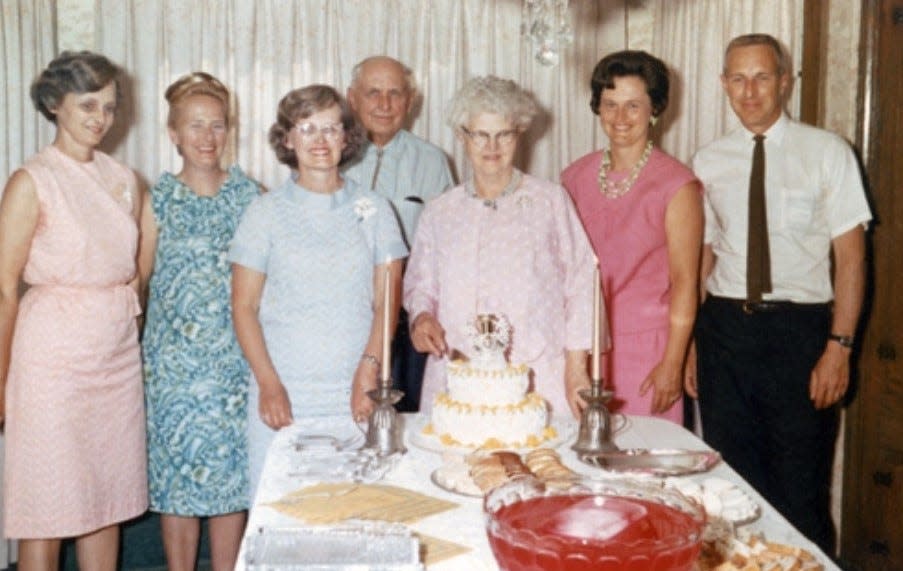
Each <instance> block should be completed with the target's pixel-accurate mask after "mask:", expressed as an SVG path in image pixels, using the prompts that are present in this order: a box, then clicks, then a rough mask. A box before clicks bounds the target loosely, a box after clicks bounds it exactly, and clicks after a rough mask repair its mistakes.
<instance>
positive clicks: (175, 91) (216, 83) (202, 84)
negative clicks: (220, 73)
mask: <svg viewBox="0 0 903 571" xmlns="http://www.w3.org/2000/svg"><path fill="white" fill-rule="evenodd" d="M194 95H206V96H208V97H212V98H214V99H216V100H217V101H219V102H220V103H222V105H223V111H224V112H225V115H226V124H228V125H231V123H232V105H231V103H232V98H231V96H230V94H229V90H228V89H226V86H225V85H223V84H222V82H220V80H218V79H217V78H215V77H213V76H212V75H210V74H209V73H206V72H203V71H193V72H191V73H189V74H186V75H183V76H182V77H180V78H179V79H177V80H176V81H175V82H173V84H172V85H170V86H169V87H167V88H166V93H165V94H164V95H163V96H164V97H165V98H166V102H167V103H169V115H168V116H167V118H166V124H167V126H169V127H170V128H174V127H175V125H176V119H177V117H178V110H179V105H180V104H181V103H182V102H183V101H185V100H186V99H188V98H189V97H191V96H194Z"/></svg>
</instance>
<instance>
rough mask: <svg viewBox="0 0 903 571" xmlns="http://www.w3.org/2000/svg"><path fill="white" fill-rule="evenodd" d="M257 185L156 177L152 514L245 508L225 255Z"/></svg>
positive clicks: (241, 402)
mask: <svg viewBox="0 0 903 571" xmlns="http://www.w3.org/2000/svg"><path fill="white" fill-rule="evenodd" d="M257 194H258V186H257V184H256V183H254V182H253V181H252V180H251V179H249V178H248V177H246V176H245V174H244V173H242V171H241V169H239V168H238V167H237V166H233V167H232V168H231V169H229V176H228V178H227V180H226V182H225V183H224V184H223V186H222V187H221V188H220V189H219V192H218V193H217V194H216V195H215V196H199V195H197V194H195V193H194V192H193V191H192V190H191V189H189V188H188V187H187V186H185V185H184V184H183V183H182V182H181V181H179V180H178V179H177V178H176V177H175V176H173V175H172V174H170V173H164V174H163V176H162V177H161V178H160V180H159V181H158V182H157V184H156V185H155V186H154V188H153V189H151V200H152V204H153V210H154V216H155V218H156V222H157V227H158V238H157V254H156V260H155V262H154V275H153V277H152V278H151V282H150V298H149V300H148V308H147V324H146V326H145V330H144V340H143V352H144V375H145V394H146V403H147V437H148V487H149V491H150V509H151V510H152V511H156V512H160V513H167V514H175V515H181V516H209V515H219V514H225V513H231V512H235V511H240V510H244V509H247V508H248V503H249V494H248V475H247V473H248V456H247V449H246V447H245V439H246V436H245V434H246V431H247V421H246V418H247V416H246V415H247V413H246V408H247V394H248V374H249V372H248V366H247V364H246V362H245V360H244V358H243V356H242V353H241V348H240V347H239V346H238V342H237V341H236V339H235V334H234V332H233V329H232V314H231V308H230V303H229V299H230V294H231V278H232V273H231V271H230V266H229V262H228V261H227V260H226V253H227V251H228V249H229V245H230V243H231V241H232V235H233V234H234V233H235V228H236V227H237V226H238V221H239V219H240V218H241V215H242V212H244V210H245V207H246V206H247V205H248V204H249V203H250V202H251V200H252V199H253V198H254V197H255V196H257Z"/></svg>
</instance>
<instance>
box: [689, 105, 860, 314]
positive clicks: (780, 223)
mask: <svg viewBox="0 0 903 571" xmlns="http://www.w3.org/2000/svg"><path fill="white" fill-rule="evenodd" d="M753 136H754V134H753V133H752V132H751V131H748V130H746V129H745V128H742V127H741V128H739V129H737V130H735V131H733V132H731V133H729V134H728V135H725V136H724V137H722V138H720V139H718V140H716V141H714V142H712V143H709V144H708V145H707V146H705V147H703V148H702V149H700V150H699V151H697V153H696V155H695V156H694V157H693V170H694V171H695V173H696V176H698V177H699V179H700V180H701V181H702V182H703V184H704V185H705V215H706V222H705V243H706V244H707V245H711V246H712V249H713V251H714V254H715V259H716V262H715V267H714V268H713V270H712V273H711V275H710V276H709V278H708V282H707V283H706V287H707V289H708V291H709V292H710V293H712V294H713V295H718V296H722V297H729V298H735V299H744V298H746V238H747V226H748V224H747V209H748V208H747V206H748V194H749V175H750V170H751V169H752V153H753V145H754V141H753ZM765 194H766V199H765V200H766V208H767V216H768V240H769V247H770V252H771V280H772V289H773V291H772V292H771V293H770V294H765V295H764V296H763V298H764V299H766V300H767V299H772V300H787V301H794V302H797V303H820V302H827V301H830V300H831V299H833V297H834V293H833V289H832V287H831V262H830V253H831V240H832V239H834V238H836V237H838V236H840V235H841V234H844V233H845V232H847V231H849V230H851V229H852V228H854V227H856V225H858V224H862V225H864V226H867V224H868V221H869V220H871V218H872V215H871V211H870V210H869V206H868V201H867V200H866V197H865V190H864V188H863V185H862V177H861V175H860V171H859V165H858V163H857V161H856V157H855V156H854V155H853V151H852V149H851V148H850V146H849V144H847V142H846V141H844V140H843V139H842V138H840V137H839V136H837V135H835V134H833V133H830V132H828V131H825V130H822V129H817V128H815V127H811V126H809V125H805V124H803V123H799V122H797V121H793V120H791V119H789V118H788V117H786V116H784V115H782V116H781V117H780V119H778V121H777V122H776V123H775V124H774V125H772V126H771V128H770V129H768V131H767V132H766V133H765Z"/></svg>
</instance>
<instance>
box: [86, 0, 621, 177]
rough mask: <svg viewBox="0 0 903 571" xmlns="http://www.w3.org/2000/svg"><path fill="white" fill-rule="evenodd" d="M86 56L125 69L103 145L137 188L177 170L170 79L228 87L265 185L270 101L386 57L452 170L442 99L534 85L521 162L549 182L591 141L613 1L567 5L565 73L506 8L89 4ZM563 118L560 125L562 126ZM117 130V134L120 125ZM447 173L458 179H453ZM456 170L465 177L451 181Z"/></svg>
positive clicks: (264, 2)
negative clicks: (200, 79)
mask: <svg viewBox="0 0 903 571" xmlns="http://www.w3.org/2000/svg"><path fill="white" fill-rule="evenodd" d="M97 4H98V6H99V10H98V11H97V14H98V15H97V23H96V27H97V30H98V39H97V49H99V50H100V51H102V52H103V53H105V54H107V55H108V56H110V57H111V58H113V59H114V60H116V61H117V62H119V63H121V64H122V65H123V66H124V67H125V68H126V69H127V70H129V72H130V73H131V74H132V77H131V79H132V82H131V90H130V91H131V96H130V98H129V101H128V103H129V108H128V109H126V110H125V113H124V114H125V115H126V116H127V119H126V120H125V121H120V123H119V126H120V128H121V129H123V131H122V132H121V133H120V134H118V136H116V137H113V138H112V141H111V142H112V144H113V145H118V147H117V148H116V154H118V155H119V156H120V157H121V158H123V159H124V160H125V161H126V162H127V163H128V164H130V165H132V166H134V167H135V168H136V169H137V170H138V171H139V172H140V173H141V175H142V176H143V177H144V178H145V179H146V180H147V181H153V180H154V179H155V178H156V177H157V176H158V175H159V173H160V171H161V170H164V169H175V168H178V160H177V156H176V154H175V151H174V149H173V148H172V145H171V144H170V143H169V141H168V139H167V138H166V136H165V133H164V130H163V128H162V126H163V123H164V117H165V112H166V110H165V103H164V101H163V98H162V93H163V91H164V90H165V88H166V86H167V85H168V84H169V83H170V82H171V81H172V80H173V79H175V78H176V77H178V76H179V75H181V74H183V73H185V72H188V71H191V70H194V69H204V70H206V71H209V72H211V73H213V74H214V75H217V76H218V77H220V78H221V79H222V80H223V81H224V82H225V83H226V84H227V85H229V86H230V87H231V88H232V89H234V91H235V93H236V96H237V102H238V116H239V121H238V131H237V141H236V142H237V159H238V162H239V163H240V164H242V165H243V166H244V167H245V168H246V169H247V170H248V171H249V172H250V173H251V174H252V175H253V176H255V177H257V178H258V179H259V180H261V181H262V182H264V183H265V184H267V185H274V184H278V183H279V182H281V180H282V179H283V178H284V177H285V176H286V174H287V171H286V170H285V169H284V168H283V167H281V166H279V165H278V164H277V163H276V161H275V159H274V158H273V154H272V152H271V150H270V148H269V147H268V145H267V143H266V131H267V129H268V128H269V125H270V124H271V123H272V121H273V119H274V118H275V109H276V104H277V102H278V100H279V98H280V97H281V96H282V95H283V94H284V93H285V92H287V91H288V90H289V89H291V88H294V87H299V86H302V85H306V84H309V83H315V82H316V83H328V84H331V85H333V86H336V87H337V88H339V89H340V90H341V91H343V92H344V90H345V89H346V88H347V85H348V83H349V81H350V70H351V67H352V66H353V65H354V64H355V63H356V62H357V61H359V60H361V59H362V58H364V57H366V56H368V55H372V54H377V53H385V54H389V55H392V56H394V57H397V58H399V59H400V60H402V61H404V62H405V63H406V64H407V65H409V66H410V67H411V68H412V69H413V70H414V73H415V77H416V80H417V82H418V84H419V87H420V91H421V93H422V100H421V102H420V104H419V105H418V108H417V112H416V114H415V117H414V118H413V121H412V125H411V129H412V131H413V132H414V133H416V134H418V135H420V136H422V137H424V138H426V139H429V140H431V141H432V142H434V143H436V144H438V145H440V146H441V147H443V148H444V149H445V150H446V151H447V152H448V153H449V155H450V156H452V157H453V158H454V163H455V165H456V166H457V168H458V169H464V168H466V167H465V165H464V161H463V160H462V158H463V157H462V155H461V152H462V150H461V148H460V147H459V146H458V145H457V143H456V141H455V138H454V136H453V133H452V131H451V129H450V128H448V127H447V126H446V124H445V121H444V111H445V108H446V106H447V103H448V101H449V99H450V97H451V95H452V94H453V93H454V91H455V90H456V89H457V88H458V87H459V86H460V85H461V84H462V82H463V81H464V80H465V79H466V78H469V77H471V76H474V75H480V74H487V73H494V74H497V75H500V76H505V77H510V78H513V79H515V80H517V81H519V82H520V83H521V84H522V85H524V86H526V87H527V88H529V89H531V90H533V91H534V92H535V94H536V96H537V98H538V100H539V101H540V102H541V103H542V104H543V106H544V107H545V108H546V111H547V113H546V117H545V118H544V119H543V120H541V121H540V122H539V124H537V125H536V128H535V129H533V130H532V131H531V133H530V134H529V139H530V144H526V145H523V147H522V149H521V156H520V157H519V160H520V163H521V166H522V167H524V168H527V169H528V170H530V171H531V172H535V173H537V174H540V175H541V176H546V177H552V178H555V177H557V173H558V172H559V170H560V168H561V166H562V165H564V164H565V163H566V162H567V161H568V160H570V159H571V158H574V157H576V156H579V155H580V154H582V153H583V152H586V151H588V150H589V149H592V148H593V147H595V146H596V145H597V143H598V141H597V139H598V133H597V132H596V130H594V129H593V128H586V127H587V126H588V125H590V124H592V123H591V122H589V121H588V119H589V118H590V116H589V112H588V110H587V109H588V108H587V99H586V97H587V95H586V91H587V89H586V87H585V86H586V84H587V77H586V76H587V74H588V70H590V69H591V68H592V65H593V64H594V63H595V61H596V60H597V59H598V54H600V53H605V52H608V51H611V50H615V49H619V48H620V47H621V46H623V41H624V37H625V31H624V23H625V21H626V20H625V17H624V13H625V12H624V11H625V8H624V5H623V2H622V1H620V0H603V1H598V2H597V1H577V2H573V3H572V4H573V5H572V9H571V17H572V21H573V23H574V26H575V31H576V34H577V36H578V38H579V39H578V41H577V42H575V44H574V45H573V46H571V47H570V48H568V49H567V50H566V52H565V53H564V54H563V55H564V57H563V60H564V62H566V65H562V66H559V67H555V68H546V67H543V66H541V65H540V64H538V63H537V62H535V61H534V59H533V57H532V52H531V51H530V50H529V49H528V46H526V45H525V44H524V40H523V39H522V38H521V36H520V22H521V12H522V5H521V2H520V1H519V0H499V1H486V0H433V1H430V2H425V1H423V0H383V1H379V2H375V1H371V0H344V1H341V0H308V1H304V2H296V1H288V0H258V1H256V2H247V1H245V0H203V1H199V2H192V3H186V2H183V1H182V0H158V1H154V2H148V1H142V0H127V1H123V0H97ZM570 117H573V118H575V119H576V120H575V121H574V122H573V123H572V122H570V121H567V120H565V118H570ZM126 128H127V133H126V132H125V131H124V130H125V129H126ZM459 173H460V171H459ZM460 174H464V175H465V176H466V173H460Z"/></svg>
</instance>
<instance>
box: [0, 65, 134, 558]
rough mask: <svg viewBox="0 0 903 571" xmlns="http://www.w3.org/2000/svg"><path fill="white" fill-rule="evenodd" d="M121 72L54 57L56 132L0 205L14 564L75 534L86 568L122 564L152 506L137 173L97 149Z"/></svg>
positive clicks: (0, 324)
mask: <svg viewBox="0 0 903 571" xmlns="http://www.w3.org/2000/svg"><path fill="white" fill-rule="evenodd" d="M117 73H118V72H117V68H116V67H115V66H114V65H113V64H111V63H110V62H109V61H108V60H107V59H106V58H105V57H103V56H100V55H97V54H92V53H90V52H78V53H72V52H64V53H63V54H61V55H60V56H59V57H57V58H56V59H54V60H53V61H52V62H51V63H50V65H49V66H48V68H47V69H46V70H45V71H44V72H43V73H42V74H41V75H40V76H39V77H38V79H36V80H35V82H34V84H32V88H31V96H32V99H33V100H34V102H35V105H36V106H37V108H38V110H39V111H40V112H41V113H43V114H44V115H45V116H46V117H47V118H48V119H50V120H51V121H53V122H54V123H55V124H56V128H57V131H56V137H55V139H54V141H53V144H52V145H50V146H48V147H46V148H45V149H43V150H42V151H40V152H39V153H38V154H37V155H35V156H34V157H32V158H31V159H29V160H28V161H27V162H26V163H25V164H24V165H23V166H22V168H21V169H19V170H18V171H16V172H15V173H14V174H13V176H12V177H11V178H10V180H9V182H8V183H7V185H6V188H5V190H4V192H3V200H2V203H0V380H5V390H2V391H0V399H3V398H5V422H6V461H5V465H4V490H3V509H4V518H5V522H6V528H5V530H4V531H5V535H6V536H7V537H10V538H16V539H19V565H18V568H19V569H47V570H50V569H54V570H55V569H57V568H58V560H59V551H60V541H61V539H62V538H67V537H74V538H75V541H76V552H77V558H78V563H79V567H80V569H83V570H84V569H97V570H101V569H104V570H106V569H109V570H112V569H115V566H116V557H117V551H118V543H119V529H118V525H117V524H118V523H119V522H121V521H123V520H127V519H130V518H133V517H135V516H137V515H140V514H141V513H142V512H144V511H145V509H146V508H147V482H146V469H145V465H146V452H145V435H144V404H143V390H142V383H141V364H140V354H139V350H138V334H137V328H136V319H135V318H136V316H137V315H138V314H139V312H140V310H139V305H138V298H137V295H136V284H135V276H136V267H135V254H136V249H137V241H138V227H137V223H136V219H137V216H138V209H139V207H140V202H139V200H138V194H137V191H138V189H137V184H136V180H135V176H134V174H133V173H132V172H131V171H130V170H129V169H128V168H126V167H124V166H123V165H121V164H120V163H118V162H116V161H115V160H114V159H112V158H111V157H109V156H108V155H106V154H104V153H102V152H100V151H98V150H96V147H97V145H98V144H100V142H101V140H102V139H103V137H104V135H105V134H106V133H107V131H108V130H109V128H110V126H111V125H112V123H113V118H114V115H115V111H116V108H117V103H118V101H119V99H120V93H119V85H118V83H117V81H116V76H117ZM20 278H22V279H24V281H25V283H26V284H27V285H28V286H29V287H28V289H27V291H26V292H25V295H24V296H22V298H21V300H20V299H19V296H18V282H19V279H20ZM0 410H4V409H3V407H0Z"/></svg>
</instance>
